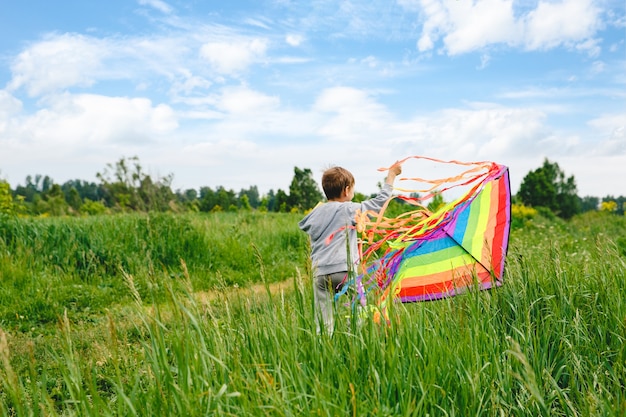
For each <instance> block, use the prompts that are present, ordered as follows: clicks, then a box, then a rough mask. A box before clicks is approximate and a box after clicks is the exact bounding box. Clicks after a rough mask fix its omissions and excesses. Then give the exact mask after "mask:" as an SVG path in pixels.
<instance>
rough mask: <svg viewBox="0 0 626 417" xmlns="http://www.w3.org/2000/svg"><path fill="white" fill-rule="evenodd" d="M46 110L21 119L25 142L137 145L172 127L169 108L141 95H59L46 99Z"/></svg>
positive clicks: (58, 144) (158, 135)
mask: <svg viewBox="0 0 626 417" xmlns="http://www.w3.org/2000/svg"><path fill="white" fill-rule="evenodd" d="M47 104H48V106H47V108H46V109H43V110H40V111H37V112H36V113H34V114H33V115H32V116H28V117H25V118H24V119H23V125H22V126H21V129H22V130H23V131H24V132H27V133H26V134H25V135H24V137H25V138H29V139H28V140H27V142H29V143H31V144H33V145H35V144H36V145H38V146H42V147H44V148H50V147H61V148H62V147H65V146H73V145H81V146H84V145H88V144H89V145H107V144H114V143H118V144H119V143H127V144H137V143H138V142H146V141H148V142H149V141H154V140H156V139H158V138H160V137H161V135H163V134H165V133H168V132H171V131H172V130H174V129H176V127H177V126H178V123H177V121H176V118H175V116H174V113H173V112H172V110H171V108H169V106H166V105H162V104H161V105H157V106H153V105H152V103H151V101H150V100H148V99H145V98H126V97H106V96H100V95H93V94H81V95H71V94H63V95H59V96H53V97H50V98H49V99H48V103H47Z"/></svg>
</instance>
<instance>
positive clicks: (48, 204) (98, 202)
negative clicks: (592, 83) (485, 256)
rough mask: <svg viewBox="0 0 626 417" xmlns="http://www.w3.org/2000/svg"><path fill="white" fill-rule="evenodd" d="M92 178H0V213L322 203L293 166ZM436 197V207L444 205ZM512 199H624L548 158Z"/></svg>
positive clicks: (283, 207)
mask: <svg viewBox="0 0 626 417" xmlns="http://www.w3.org/2000/svg"><path fill="white" fill-rule="evenodd" d="M96 178H97V179H98V180H99V182H98V183H96V182H88V181H84V180H70V181H67V182H65V183H63V184H57V183H55V182H54V181H53V180H52V178H50V177H48V176H42V175H35V176H34V177H32V176H30V175H29V176H27V177H26V182H25V184H24V185H18V186H17V187H16V188H15V189H14V190H12V189H11V188H10V186H9V184H8V183H7V182H6V181H2V180H0V213H8V214H20V215H33V216H39V215H51V216H62V215H96V214H105V213H121V212H149V211H160V212H164V211H172V212H184V211H195V212H214V211H239V210H258V211H270V212H304V211H306V210H309V209H311V208H313V207H314V206H315V205H316V204H317V203H318V202H319V201H322V200H323V194H322V193H321V191H320V188H319V187H318V184H317V183H316V181H315V179H314V178H313V173H312V171H311V170H310V169H308V168H298V167H294V176H293V179H292V181H291V183H290V185H289V190H287V191H284V190H281V189H278V190H276V191H274V190H270V191H269V192H268V193H267V194H264V195H261V194H260V193H259V190H258V188H257V187H256V186H250V187H249V188H247V189H241V190H239V191H238V192H236V191H234V190H232V189H226V188H224V187H222V186H219V187H217V188H215V189H212V188H210V187H200V189H199V190H196V189H186V190H176V191H173V190H172V188H171V183H172V179H173V176H172V175H171V174H170V175H167V176H164V177H158V178H152V177H151V176H150V175H148V174H147V173H146V172H144V170H143V168H142V167H141V164H140V161H139V159H138V158H137V157H131V158H121V159H120V160H119V161H117V162H116V163H113V164H107V165H106V167H105V169H104V170H103V171H102V172H99V173H97V174H96ZM438 197H439V200H441V197H440V196H438ZM366 198H368V196H366V195H363V194H360V193H357V194H356V195H355V201H362V200H364V199H366ZM439 200H437V201H438V203H437V204H441V203H443V201H439ZM513 202H516V203H518V204H523V205H526V206H529V207H535V208H538V209H540V210H543V211H544V212H547V213H551V214H552V215H556V216H559V217H562V218H564V219H568V218H571V217H572V216H574V215H575V214H579V213H582V212H585V211H590V210H603V211H609V212H612V213H615V214H619V215H624V210H625V208H626V197H623V196H620V197H617V198H615V197H613V196H606V197H604V198H602V199H600V198H598V197H591V196H587V197H583V198H580V197H579V196H578V195H577V189H576V181H575V179H574V177H573V176H570V177H566V176H565V173H564V172H563V171H562V170H561V169H560V167H559V166H558V164H557V163H555V162H550V161H549V160H548V159H546V160H545V161H544V163H543V165H542V166H541V167H539V168H538V169H536V170H534V171H531V172H529V173H528V174H527V175H526V176H525V177H524V179H523V181H522V184H521V186H520V189H519V192H518V193H517V195H515V196H513ZM392 203H394V204H392V205H391V206H390V207H389V209H391V210H392V211H394V212H395V211H402V208H398V207H395V206H398V205H400V206H401V205H402V204H403V203H402V202H401V201H395V200H394V201H393V202H392ZM431 204H432V203H431Z"/></svg>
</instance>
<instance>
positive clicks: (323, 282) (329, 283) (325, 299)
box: [313, 272, 347, 334]
mask: <svg viewBox="0 0 626 417" xmlns="http://www.w3.org/2000/svg"><path fill="white" fill-rule="evenodd" d="M346 274H347V272H335V273H333V274H328V275H318V276H316V277H315V283H314V285H315V291H314V293H313V294H314V298H315V306H316V308H317V311H318V314H320V316H321V319H322V321H323V322H324V327H325V330H326V331H327V332H328V333H329V334H332V333H333V330H334V327H335V319H334V317H333V315H334V311H333V309H334V304H335V300H334V299H335V294H337V293H338V292H339V291H341V289H342V288H343V284H345V282H344V280H345V279H346ZM317 330H318V332H319V331H320V329H319V321H318V329H317Z"/></svg>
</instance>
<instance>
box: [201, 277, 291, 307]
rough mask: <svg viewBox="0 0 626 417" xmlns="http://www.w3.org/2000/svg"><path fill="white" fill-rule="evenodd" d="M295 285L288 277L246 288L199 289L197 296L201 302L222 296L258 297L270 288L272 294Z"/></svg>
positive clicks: (287, 289) (284, 290) (288, 289)
mask: <svg viewBox="0 0 626 417" xmlns="http://www.w3.org/2000/svg"><path fill="white" fill-rule="evenodd" d="M293 285H294V283H293V278H288V279H286V280H284V281H280V282H272V283H271V284H267V285H266V284H262V283H261V284H254V285H251V286H249V287H245V288H238V287H228V288H225V289H224V290H210V291H198V292H196V293H195V296H196V299H197V300H198V301H199V302H201V303H206V302H210V301H212V300H215V299H216V298H222V297H229V298H230V297H233V296H236V297H252V296H254V297H258V296H262V295H266V294H267V291H268V289H269V292H270V293H271V294H279V293H281V292H286V291H291V290H293Z"/></svg>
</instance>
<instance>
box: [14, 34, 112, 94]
mask: <svg viewBox="0 0 626 417" xmlns="http://www.w3.org/2000/svg"><path fill="white" fill-rule="evenodd" d="M107 52H108V51H107V47H106V43H105V42H102V41H100V40H98V39H94V38H89V37H86V36H82V35H75V34H64V35H48V36H47V37H46V38H45V39H44V40H43V41H41V42H38V43H35V44H33V45H31V46H30V47H29V48H27V49H26V50H24V51H23V52H21V53H20V54H19V55H18V56H17V58H16V59H15V60H14V62H13V64H12V65H11V71H12V73H13V79H12V80H11V82H10V83H9V84H8V89H9V90H11V91H15V90H17V89H19V88H25V89H26V91H27V92H28V94H29V95H30V96H38V95H41V94H46V93H50V92H53V91H57V90H62V89H64V88H67V87H69V86H76V85H79V86H90V85H92V84H93V83H94V82H95V81H96V80H95V77H94V75H95V73H96V72H97V71H98V69H99V68H100V66H101V62H102V59H103V57H106V56H107Z"/></svg>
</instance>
